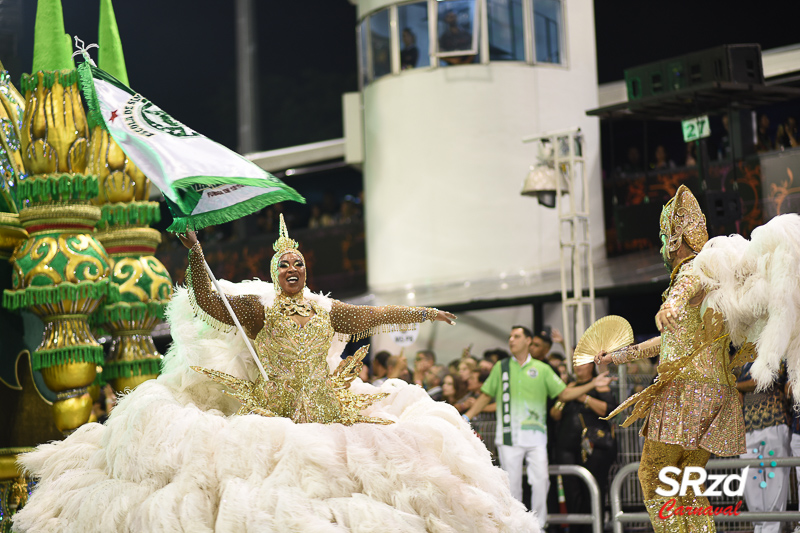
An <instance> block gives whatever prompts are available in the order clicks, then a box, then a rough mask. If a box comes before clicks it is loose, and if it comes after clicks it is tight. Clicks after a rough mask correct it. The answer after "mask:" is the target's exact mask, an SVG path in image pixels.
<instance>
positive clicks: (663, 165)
mask: <svg viewBox="0 0 800 533" xmlns="http://www.w3.org/2000/svg"><path fill="white" fill-rule="evenodd" d="M651 166H652V168H653V169H654V170H663V169H667V168H675V162H674V161H673V160H672V159H670V158H668V157H667V149H666V148H664V145H663V144H659V145H658V146H656V152H655V160H654V161H653V164H652V165H651Z"/></svg>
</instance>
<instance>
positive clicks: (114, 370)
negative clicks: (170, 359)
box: [103, 357, 161, 381]
mask: <svg viewBox="0 0 800 533" xmlns="http://www.w3.org/2000/svg"><path fill="white" fill-rule="evenodd" d="M160 373H161V359H157V358H155V357H148V358H145V359H138V360H136V361H120V362H110V363H106V366H104V367H103V379H104V380H106V381H111V380H112V379H116V378H130V377H134V376H147V375H153V374H160Z"/></svg>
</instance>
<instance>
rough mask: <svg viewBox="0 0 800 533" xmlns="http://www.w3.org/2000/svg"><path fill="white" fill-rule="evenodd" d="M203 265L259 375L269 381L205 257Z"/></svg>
mask: <svg viewBox="0 0 800 533" xmlns="http://www.w3.org/2000/svg"><path fill="white" fill-rule="evenodd" d="M203 265H204V266H205V267H206V272H208V277H209V278H211V283H213V284H214V287H216V288H217V293H218V294H219V295H220V296H221V297H222V303H223V304H225V309H227V310H228V313H230V315H231V318H232V319H233V323H234V324H236V327H237V328H239V331H240V332H241V333H242V338H243V339H244V343H245V344H246V345H247V349H248V350H250V355H252V356H253V360H254V361H255V362H256V365H258V369H259V370H260V371H261V375H262V376H264V381H269V378H268V377H267V371H266V370H264V366H263V365H262V364H261V360H260V359H259V358H258V355H257V354H256V351H255V349H254V348H253V345H252V343H251V342H250V337H248V336H247V333H245V331H244V328H243V327H242V325H241V324H240V323H239V318H237V316H236V313H234V312H233V309H232V308H231V304H230V302H229V301H228V296H227V295H226V294H225V292H224V291H223V290H222V287H220V286H219V281H217V278H216V277H214V273H213V272H211V267H210V266H208V262H206V259H205V257H204V258H203Z"/></svg>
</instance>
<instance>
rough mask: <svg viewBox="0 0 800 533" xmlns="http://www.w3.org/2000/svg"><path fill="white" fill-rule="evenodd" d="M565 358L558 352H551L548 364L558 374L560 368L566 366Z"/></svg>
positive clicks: (548, 356) (548, 355)
mask: <svg viewBox="0 0 800 533" xmlns="http://www.w3.org/2000/svg"><path fill="white" fill-rule="evenodd" d="M564 361H565V359H564V356H563V355H562V354H560V353H558V352H550V353H549V354H547V362H548V363H549V364H550V366H552V367H553V370H555V371H556V373H558V367H559V366H560V365H563V364H564Z"/></svg>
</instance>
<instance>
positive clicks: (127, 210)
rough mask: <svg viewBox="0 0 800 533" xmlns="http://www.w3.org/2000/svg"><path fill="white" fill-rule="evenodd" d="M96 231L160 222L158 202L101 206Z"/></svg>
mask: <svg viewBox="0 0 800 533" xmlns="http://www.w3.org/2000/svg"><path fill="white" fill-rule="evenodd" d="M101 210H102V214H101V215H100V222H98V223H97V227H98V229H108V228H109V227H110V226H149V225H151V224H154V223H156V222H159V221H161V209H160V208H159V205H158V202H130V203H127V204H103V205H102V207H101Z"/></svg>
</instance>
